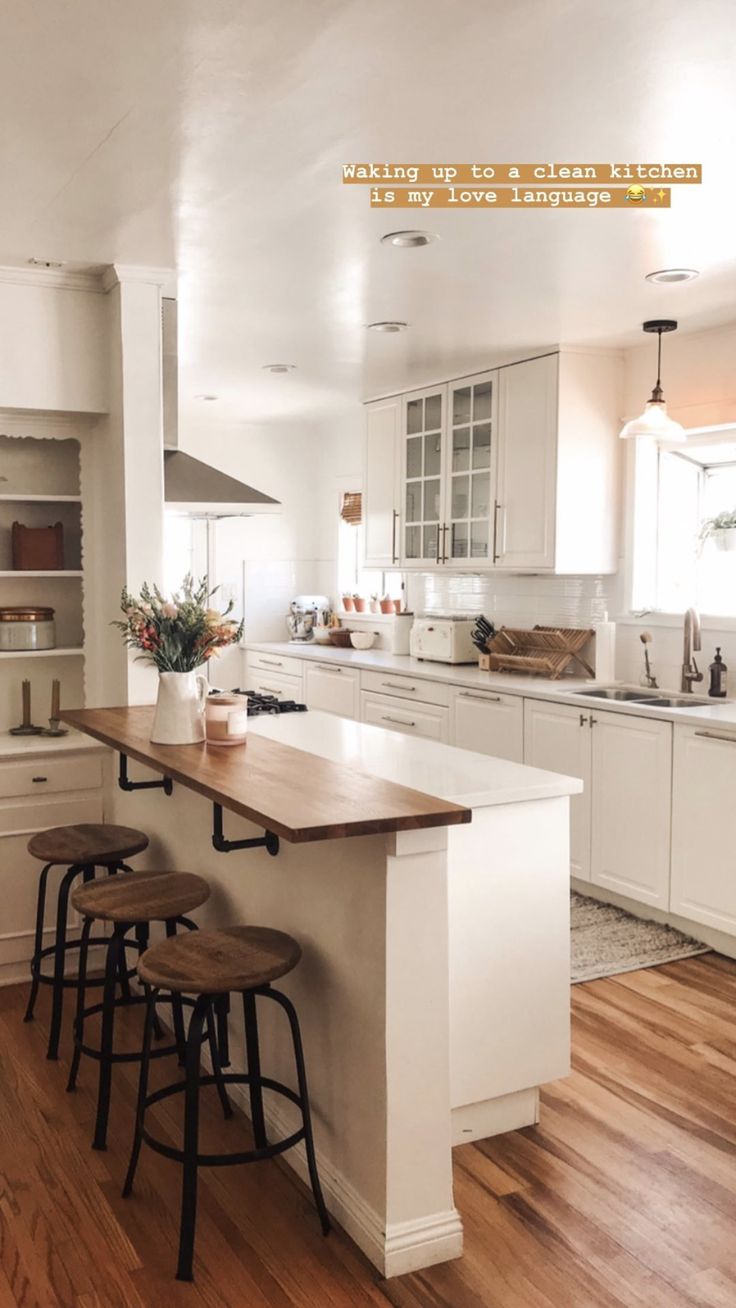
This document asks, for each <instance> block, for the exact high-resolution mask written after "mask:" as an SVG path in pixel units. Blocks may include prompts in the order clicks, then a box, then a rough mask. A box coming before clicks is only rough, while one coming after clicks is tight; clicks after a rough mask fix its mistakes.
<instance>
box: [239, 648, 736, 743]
mask: <svg viewBox="0 0 736 1308" xmlns="http://www.w3.org/2000/svg"><path fill="white" fill-rule="evenodd" d="M246 649H247V650H254V651H258V652H261V653H268V654H280V655H282V657H284V658H299V659H303V660H305V661H310V662H317V663H340V664H342V665H344V666H347V667H351V668H358V669H362V668H365V669H366V670H367V671H373V672H394V673H398V674H400V675H401V674H403V675H404V676H409V677H415V678H423V679H424V680H425V681H441V682H445V683H449V684H450V685H453V686H464V687H467V688H469V689H475V690H493V691H499V692H503V693H505V694H508V695H523V696H524V697H525V698H527V699H545V700H554V701H556V702H557V703H559V704H571V705H573V706H574V707H576V708H587V709H595V710H596V711H597V712H605V713H608V712H611V713H628V714H632V715H633V716H635V717H644V718H659V719H660V720H664V721H667V722H675V723H677V724H678V725H685V726H687V725H691V726H697V727H710V728H711V729H715V730H717V729H718V728H721V729H724V730H726V731H731V730H736V700H720V701H719V700H713V701H711V703H709V704H702V705H694V706H693V707H692V708H655V707H652V706H650V705H645V704H632V703H630V702H623V703H622V702H618V701H616V700H602V699H592V698H591V697H590V696H588V695H583V696H581V695H580V694H579V693H578V694H576V693H575V692H576V691H578V692H579V691H581V690H590V689H591V687H593V686H594V685H595V684H596V683H595V682H594V681H591V680H590V679H589V678H584V677H563V678H562V679H561V680H560V681H552V680H550V679H549V678H547V677H532V676H519V675H515V674H514V673H506V672H482V671H481V669H480V668H479V667H478V666H477V665H476V664H474V663H468V664H465V663H430V662H428V661H427V660H426V659H424V660H423V659H413V658H411V657H410V656H409V655H408V654H389V653H387V652H386V651H385V650H363V651H360V650H347V649H335V648H334V646H331V645H316V644H308V645H305V644H301V643H298V642H294V643H292V642H291V641H272V642H269V643H262V644H249V645H247V646H246ZM607 684H610V683H607ZM639 689H641V691H642V694H646V691H645V690H644V688H643V687H640V688H639ZM657 693H659V694H662V695H666V694H672V695H679V694H680V691H679V690H675V689H672V687H660V689H659V691H658V692H657ZM693 697H694V698H695V699H697V698H699V696H698V695H697V693H695V694H694V696H693Z"/></svg>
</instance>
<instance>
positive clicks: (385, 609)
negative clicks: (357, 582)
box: [379, 599, 396, 613]
mask: <svg viewBox="0 0 736 1308" xmlns="http://www.w3.org/2000/svg"><path fill="white" fill-rule="evenodd" d="M379 603H380V605H381V612H382V613H395V612H396V609H395V607H394V602H393V600H388V599H387V600H380V601H379Z"/></svg>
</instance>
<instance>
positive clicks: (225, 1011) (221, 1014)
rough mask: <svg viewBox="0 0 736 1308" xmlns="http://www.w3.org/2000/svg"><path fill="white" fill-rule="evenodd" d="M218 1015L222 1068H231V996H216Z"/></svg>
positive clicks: (218, 1045)
mask: <svg viewBox="0 0 736 1308" xmlns="http://www.w3.org/2000/svg"><path fill="white" fill-rule="evenodd" d="M214 1006H215V1012H216V1014H217V1049H218V1056H219V1059H220V1067H229V1066H230V1031H229V1029H228V1016H229V1014H230V996H229V995H216V996H215V1000H214Z"/></svg>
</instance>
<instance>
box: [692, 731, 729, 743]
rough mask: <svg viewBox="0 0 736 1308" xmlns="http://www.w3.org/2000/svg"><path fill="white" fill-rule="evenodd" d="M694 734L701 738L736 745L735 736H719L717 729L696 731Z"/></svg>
mask: <svg viewBox="0 0 736 1308" xmlns="http://www.w3.org/2000/svg"><path fill="white" fill-rule="evenodd" d="M695 735H696V736H700V737H701V738H702V739H703V740H722V741H724V742H725V744H727V745H736V736H721V735H719V733H718V732H717V731H696V732H695Z"/></svg>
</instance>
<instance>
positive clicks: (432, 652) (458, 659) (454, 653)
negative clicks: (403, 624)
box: [409, 617, 478, 663]
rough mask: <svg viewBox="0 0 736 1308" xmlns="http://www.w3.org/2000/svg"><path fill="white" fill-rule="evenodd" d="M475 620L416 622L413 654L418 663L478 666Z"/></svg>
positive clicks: (412, 635)
mask: <svg viewBox="0 0 736 1308" xmlns="http://www.w3.org/2000/svg"><path fill="white" fill-rule="evenodd" d="M474 627H475V618H444V617H437V618H416V619H415V621H414V625H413V627H412V629H411V637H410V640H409V651H410V653H411V655H412V657H413V658H415V659H428V660H431V661H432V662H434V663H476V662H477V660H478V651H477V649H476V648H475V645H474V644H473V638H472V636H471V632H472V630H473V628H474Z"/></svg>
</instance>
